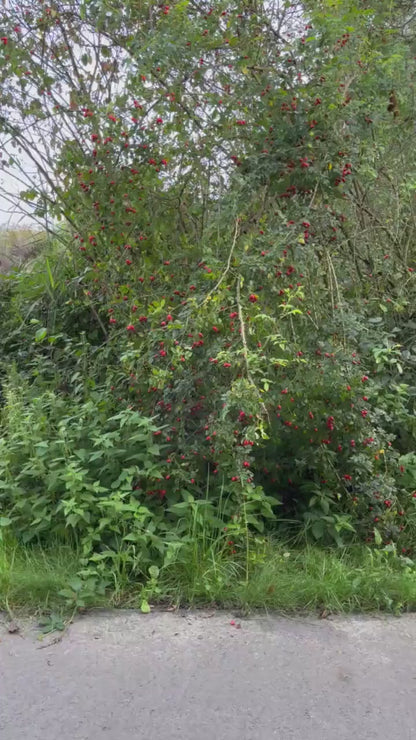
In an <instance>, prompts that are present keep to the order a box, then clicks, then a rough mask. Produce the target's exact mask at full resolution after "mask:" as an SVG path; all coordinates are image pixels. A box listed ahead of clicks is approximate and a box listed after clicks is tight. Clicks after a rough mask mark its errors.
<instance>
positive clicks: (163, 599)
mask: <svg viewBox="0 0 416 740" xmlns="http://www.w3.org/2000/svg"><path fill="white" fill-rule="evenodd" d="M80 570H82V566H81V559H80V557H79V555H78V554H77V553H76V552H75V551H73V550H72V549H70V548H68V547H62V546H55V547H53V548H50V549H42V548H40V547H28V546H21V545H14V546H10V545H1V544H0V609H2V610H4V611H6V612H8V613H9V614H11V615H12V614H14V613H17V612H20V611H22V610H23V611H26V612H30V613H38V614H40V613H48V612H50V611H54V612H56V611H60V612H61V613H63V612H64V611H65V609H69V605H68V603H67V600H66V599H65V596H63V595H62V594H61V592H62V591H65V590H67V589H68V583H72V582H73V581H74V579H77V574H78V573H79V571H80ZM110 575H111V579H109V580H111V584H112V585H111V587H108V588H107V590H106V592H105V595H104V596H103V595H100V594H99V593H98V592H97V593H94V592H92V593H88V594H87V597H86V598H85V599H84V601H85V605H86V606H91V607H92V606H107V607H114V606H117V607H136V608H138V607H140V604H141V603H142V602H143V599H146V601H147V602H149V603H150V604H157V603H167V602H168V603H170V604H176V605H190V606H204V605H208V604H209V605H216V606H218V607H226V608H238V609H244V610H250V609H259V608H260V609H269V610H274V611H278V612H282V613H291V612H292V613H293V612H316V611H317V610H326V611H328V612H338V613H348V612H358V611H361V612H363V611H366V612H369V611H380V610H384V611H390V612H393V613H400V612H401V611H412V610H415V609H416V565H414V564H413V563H412V561H410V560H407V559H405V558H402V557H400V556H397V555H396V553H395V552H391V551H377V550H371V549H369V548H363V547H361V546H360V547H358V546H357V547H351V548H349V549H343V550H324V549H320V548H317V547H303V548H302V549H298V550H293V549H292V550H291V549H288V548H287V547H286V546H285V545H284V544H282V543H275V542H271V541H264V542H263V543H262V545H261V547H260V548H257V549H256V550H253V551H250V552H249V555H248V560H247V561H245V562H244V563H243V562H241V561H240V562H239V561H238V560H234V559H232V558H230V557H229V556H225V555H219V553H218V552H217V551H216V550H215V547H214V546H212V547H208V548H205V549H204V550H202V549H201V546H200V545H199V544H198V543H195V544H193V545H191V546H189V547H188V548H186V549H183V550H182V551H180V553H179V555H178V557H177V558H176V559H175V561H174V562H172V563H170V564H169V565H168V566H166V567H165V568H163V569H161V571H160V573H159V575H158V577H157V578H156V579H155V578H152V579H149V581H148V583H147V584H144V585H143V583H140V582H139V581H138V580H137V579H136V580H133V579H131V580H128V578H127V579H126V577H125V575H124V577H123V579H122V582H120V579H119V577H118V574H117V572H116V571H112V572H111V574H110ZM71 608H73V605H71Z"/></svg>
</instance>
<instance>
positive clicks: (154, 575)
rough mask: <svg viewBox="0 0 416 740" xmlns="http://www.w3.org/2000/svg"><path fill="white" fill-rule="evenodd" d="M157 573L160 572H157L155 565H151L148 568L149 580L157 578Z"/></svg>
mask: <svg viewBox="0 0 416 740" xmlns="http://www.w3.org/2000/svg"><path fill="white" fill-rule="evenodd" d="M159 573H160V571H159V568H158V567H157V565H151V566H150V568H149V575H150V577H151V578H154V579H156V578H159Z"/></svg>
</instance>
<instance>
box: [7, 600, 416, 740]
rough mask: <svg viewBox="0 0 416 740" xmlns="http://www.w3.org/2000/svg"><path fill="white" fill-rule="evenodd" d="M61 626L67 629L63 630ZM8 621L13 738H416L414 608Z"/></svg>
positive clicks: (9, 725)
mask: <svg viewBox="0 0 416 740" xmlns="http://www.w3.org/2000/svg"><path fill="white" fill-rule="evenodd" d="M55 635H56V633H55ZM53 638H54V635H52V636H46V637H44V638H43V639H42V641H39V639H38V633H37V632H36V631H35V629H34V626H33V625H31V624H25V625H23V626H21V629H20V631H19V632H18V633H14V634H9V633H8V631H7V624H6V623H4V624H3V625H2V626H0V738H1V740H136V738H137V740H139V739H140V740H142V739H143V740H162V739H164V738H168V739H169V740H273V739H274V738H278V739H279V740H370V739H371V740H384V739H385V738H386V739H387V738H388V740H415V738H416V617H413V616H411V615H409V616H404V617H401V618H394V617H390V618H383V617H380V618H366V617H353V618H340V617H334V618H329V619H326V620H318V619H312V618H302V617H299V618H288V619H286V618H281V617H273V616H265V615H261V616H258V615H255V616H251V617H249V618H243V619H241V618H238V617H236V616H235V615H233V614H226V613H224V612H215V613H210V612H199V613H198V612H197V613H195V612H181V613H174V614H172V613H161V612H155V613H151V614H149V615H142V614H139V613H136V612H126V611H121V612H115V613H104V612H103V613H95V614H91V615H86V616H83V617H80V618H79V619H77V620H76V621H75V623H74V624H72V625H71V626H70V627H69V629H68V631H67V632H66V633H65V634H64V636H63V638H62V640H61V641H59V642H55V643H53V644H50V643H51V641H52V640H53Z"/></svg>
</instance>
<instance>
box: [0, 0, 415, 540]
mask: <svg viewBox="0 0 416 740" xmlns="http://www.w3.org/2000/svg"><path fill="white" fill-rule="evenodd" d="M389 6H390V4H389ZM399 10H400V8H398V16H397V17H398V18H399V17H400V18H401V15H400V13H399ZM387 11H388V7H387V3H386V4H385V3H383V2H381V3H380V4H379V5H378V8H377V9H373V8H368V7H364V6H363V4H362V3H356V2H345V3H340V4H339V7H338V8H337V9H336V10H334V8H333V7H332V4H327V3H326V2H321V3H314V4H313V6H311V5H310V4H308V3H283V4H282V3H277V2H276V3H274V2H272V3H255V4H253V3H251V4H247V3H244V2H242V3H234V4H231V5H229V4H228V5H227V6H226V5H225V4H224V3H222V2H213V3H211V4H209V5H208V4H206V3H199V4H195V3H190V2H175V3H173V4H171V5H164V4H161V5H154V4H153V3H142V4H139V5H137V3H134V4H129V3H128V4H127V5H125V6H124V7H123V8H122V9H119V8H112V9H109V8H108V7H107V6H105V5H103V4H101V3H99V2H86V3H82V2H80V3H79V2H73V3H72V4H69V5H68V4H66V5H65V6H63V5H61V4H60V3H54V4H53V5H50V6H47V5H46V4H44V3H40V4H39V7H38V8H37V9H36V10H34V8H33V4H32V5H27V6H25V5H24V4H23V5H21V4H17V3H14V2H9V3H8V4H7V9H6V10H4V11H0V14H1V15H0V17H1V19H2V27H4V28H5V32H4V36H3V38H2V43H1V52H0V76H1V77H0V78H1V80H2V86H3V98H4V114H2V117H1V119H0V135H1V140H2V144H3V147H4V152H6V154H3V160H2V161H3V165H4V166H5V167H8V168H11V167H15V166H16V165H17V163H18V160H19V156H21V157H23V159H21V163H22V178H23V181H24V182H25V183H26V190H24V191H22V193H21V198H22V199H23V200H24V201H26V203H27V204H28V207H29V206H30V204H31V203H33V208H34V211H33V213H34V216H35V217H36V218H43V216H44V215H45V213H47V214H48V215H50V216H52V217H54V218H55V219H60V220H61V222H63V221H65V222H66V224H67V226H66V231H65V230H63V231H61V232H60V235H61V237H62V238H63V240H64V242H65V243H66V245H67V246H68V247H69V249H68V252H69V255H70V259H69V260H68V261H67V262H66V264H65V265H61V264H60V262H59V256H56V255H55V257H54V258H53V260H52V261H51V265H52V266H49V270H50V274H51V280H49V284H48V285H49V288H50V289H51V291H52V292H51V293H50V294H49V297H52V304H53V306H54V308H53V311H49V310H46V309H45V305H44V303H43V307H42V311H40V309H39V312H38V314H39V315H34V314H35V313H36V312H34V311H33V309H31V316H30V319H31V320H34V322H35V323H34V324H33V325H32V327H33V328H30V326H29V328H28V327H27V323H28V322H27V321H26V319H25V321H24V322H23V327H24V328H21V329H19V332H21V333H22V332H23V331H29V333H30V332H32V334H31V336H32V337H33V346H34V355H35V357H41V358H42V361H44V360H45V358H47V359H48V362H49V363H50V364H49V368H51V367H52V366H53V364H54V363H55V368H56V376H57V377H55V378H53V377H51V376H48V381H49V382H51V383H54V382H56V384H57V386H58V388H59V389H61V388H62V387H64V388H65V392H66V393H68V394H69V395H70V396H71V398H72V397H77V398H78V396H79V393H80V392H79V385H80V377H81V379H83V386H84V389H83V390H84V392H87V395H88V393H89V391H87V390H86V389H88V388H90V389H91V386H89V385H88V382H87V380H86V377H87V375H88V373H89V372H90V371H92V370H93V373H94V374H95V376H94V377H96V379H98V378H99V383H100V384H101V385H102V384H105V386H106V392H107V393H108V394H110V395H111V397H112V399H113V400H112V403H113V404H114V405H115V406H117V405H119V407H120V409H123V410H125V409H130V410H131V412H132V413H138V414H140V418H143V419H147V420H148V421H149V424H150V420H154V419H155V420H156V423H157V426H158V428H157V429H155V430H154V432H153V435H154V437H155V444H159V442H163V447H162V448H161V449H163V461H162V463H161V464H162V467H163V475H160V476H156V477H159V478H160V479H161V480H162V479H163V483H161V482H160V481H159V482H158V485H157V486H156V485H154V481H152V479H151V478H152V476H150V477H149V478H148V479H146V481H145V482H144V483H143V482H141V483H140V485H141V486H142V488H141V489H137V490H138V491H140V490H141V491H142V495H143V499H144V500H146V501H149V500H150V499H152V497H154V500H158V504H160V503H161V507H159V508H161V510H162V511H166V512H167V513H166V517H169V514H168V512H169V507H170V509H171V513H172V512H176V515H177V517H176V518H178V516H179V514H180V517H179V521H180V522H182V523H181V524H179V523H178V521H176V525H175V526H177V527H179V529H180V528H181V527H186V526H188V524H189V521H191V520H192V517H195V516H197V512H198V511H199V509H198V507H199V508H200V509H203V508H204V507H205V509H206V512H207V514H206V516H207V522H208V523H209V526H210V527H212V528H213V529H215V528H216V529H217V530H218V531H220V530H221V526H220V524H224V523H226V525H227V526H229V525H230V524H231V523H233V526H235V527H237V529H238V527H240V528H241V537H242V540H243V539H244V536H245V533H246V531H247V527H253V528H257V529H258V530H263V529H264V527H265V524H266V523H268V522H269V523H270V524H269V526H275V521H276V517H277V518H279V519H285V520H296V521H297V523H298V524H299V522H300V523H301V524H302V526H303V527H304V528H305V530H306V531H307V533H308V534H309V533H310V534H311V536H313V537H315V538H316V539H319V540H322V541H327V540H330V541H333V540H335V541H337V542H341V538H342V535H343V534H348V532H352V531H353V530H354V529H358V530H359V532H360V535H362V536H363V537H365V538H367V539H371V538H373V537H374V527H375V526H376V525H377V526H376V529H377V531H380V532H382V535H380V536H382V538H383V540H385V541H388V540H389V539H390V538H391V537H395V538H397V536H399V534H400V531H403V530H404V529H405V528H404V527H403V525H402V524H401V517H402V516H403V514H401V513H400V512H402V511H404V508H403V507H402V506H401V505H400V504H399V503H398V497H400V495H402V492H401V489H400V486H399V487H398V486H397V484H396V482H395V473H396V472H397V464H396V462H397V461H396V453H395V452H394V450H393V446H394V445H393V444H392V443H393V442H394V434H393V433H392V432H391V425H390V421H389V419H388V418H387V416H388V415H387V416H386V413H385V412H383V410H382V409H381V410H380V408H379V407H378V406H377V402H378V401H380V399H381V394H380V393H379V392H378V390H377V387H378V386H377V383H376V381H375V380H374V378H373V374H374V373H373V370H374V368H373V364H374V363H373V359H374V358H372V356H371V351H370V352H369V351H368V349H367V350H363V351H361V349H362V347H361V339H362V336H363V334H365V332H366V329H367V325H368V322H369V321H373V322H374V321H376V322H377V321H378V319H379V318H380V317H379V314H382V316H381V318H382V322H381V324H382V325H381V326H380V332H381V333H383V336H384V335H385V336H387V335H388V334H389V331H390V330H391V329H392V325H393V326H394V324H395V322H396V319H397V316H398V315H399V314H403V313H406V321H411V320H412V316H411V308H410V305H411V302H410V300H409V295H410V294H411V291H413V290H414V276H413V269H414V268H413V262H412V260H414V254H413V253H412V251H411V250H412V244H413V241H412V236H413V231H414V226H413V224H414V215H415V214H414V210H413V200H414V198H413V194H412V189H411V187H410V183H409V181H408V177H407V174H406V173H408V172H409V169H410V165H409V158H411V157H412V156H413V155H412V154H409V148H408V147H407V149H406V153H405V152H404V151H403V144H402V141H403V139H404V137H408V136H410V137H412V138H413V136H414V131H413V122H412V112H411V110H412V109H411V101H410V100H409V96H408V94H407V93H408V89H409V84H410V81H411V79H412V75H413V70H414V62H413V60H412V49H411V39H410V40H409V39H408V38H407V37H406V36H403V35H400V29H398V28H397V29H394V28H393V27H392V25H391V24H392V20H391V16H390V15H389V13H388V12H387ZM404 12H405V11H404ZM3 16H4V17H3ZM405 20H406V18H404V21H405ZM31 137H32V138H31ZM11 144H13V146H14V149H11V148H10V146H11ZM25 158H26V159H27V158H28V159H29V160H31V161H32V163H34V164H35V165H36V169H37V175H34V176H33V177H30V178H29V176H28V175H27V172H26V170H27V168H26V167H25V165H24V161H25ZM405 160H406V161H405ZM412 161H413V160H412ZM398 163H400V167H398V166H397V165H398ZM406 178H407V179H406ZM393 196H394V198H395V200H394V202H395V203H396V204H397V205H396V213H395V215H394V217H392V219H391V220H388V221H386V219H385V215H384V213H385V209H386V204H387V203H388V202H390V200H391V198H392V197H393ZM399 223H400V224H403V230H400V228H399V227H398V224H399ZM58 285H59V289H57V286H58ZM404 286H405V290H404ZM39 305H40V304H39ZM24 315H26V314H24ZM37 321H41V323H40V325H39V324H37V323H36V322H37ZM373 326H374V324H373ZM81 332H82V337H83V339H82V342H83V344H82V342H81V341H80V334H81ZM13 341H14V342H15V340H13ZM74 344H76V349H74V350H73V351H72V352H71V351H68V350H69V348H70V347H71V346H72V347H73V346H74ZM13 347H15V344H13ZM13 351H14V350H13ZM29 354H30V353H29ZM80 355H81V356H82V358H84V360H85V358H86V357H87V358H88V359H87V361H86V362H85V361H84V366H83V368H82V374H81V376H80V374H79V372H80V370H79V368H80V367H81V366H82V362H81V359H80ZM31 367H32V365H31ZM33 367H36V371H33V375H34V377H35V382H36V383H39V382H40V378H41V376H42V370H41V368H40V365H39V364H37V365H36V362H35V361H33ZM97 382H98V381H97ZM100 387H101V386H100ZM77 394H78V395H77ZM393 395H394V394H393ZM84 400H85V399H84ZM389 403H390V405H391V402H389ZM393 405H394V402H393ZM390 413H391V410H390ZM152 423H153V422H152ZM127 467H128V466H127ZM161 491H162V492H163V494H161ZM408 493H409V492H408ZM140 495H141V494H140V493H136V494H135V496H140ZM403 495H406V494H403ZM407 495H408V494H407ZM149 497H150V499H149ZM385 501H388V502H390V503H389V504H385V503H384V502H385ZM383 506H384V508H383ZM198 515H199V514H198ZM238 531H240V530H238Z"/></svg>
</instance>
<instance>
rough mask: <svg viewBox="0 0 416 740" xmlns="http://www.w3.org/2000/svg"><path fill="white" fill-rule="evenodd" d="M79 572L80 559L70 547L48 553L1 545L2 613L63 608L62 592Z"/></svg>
mask: <svg viewBox="0 0 416 740" xmlns="http://www.w3.org/2000/svg"><path fill="white" fill-rule="evenodd" d="M79 569H80V564H79V558H78V557H77V554H76V553H75V552H74V551H73V550H72V549H71V548H68V547H54V548H51V549H49V550H45V549H42V548H40V547H22V546H17V545H15V546H10V545H9V546H6V545H3V546H2V544H1V543H0V610H4V611H7V612H9V613H10V612H13V611H14V610H20V609H22V608H24V609H25V610H28V611H30V612H43V611H46V610H48V609H55V608H59V607H60V606H62V598H61V597H59V595H58V594H59V591H60V590H61V589H63V588H64V587H65V586H66V584H67V583H68V581H69V580H70V579H71V578H72V577H74V576H75V575H76V573H77V571H78V570H79Z"/></svg>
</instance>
